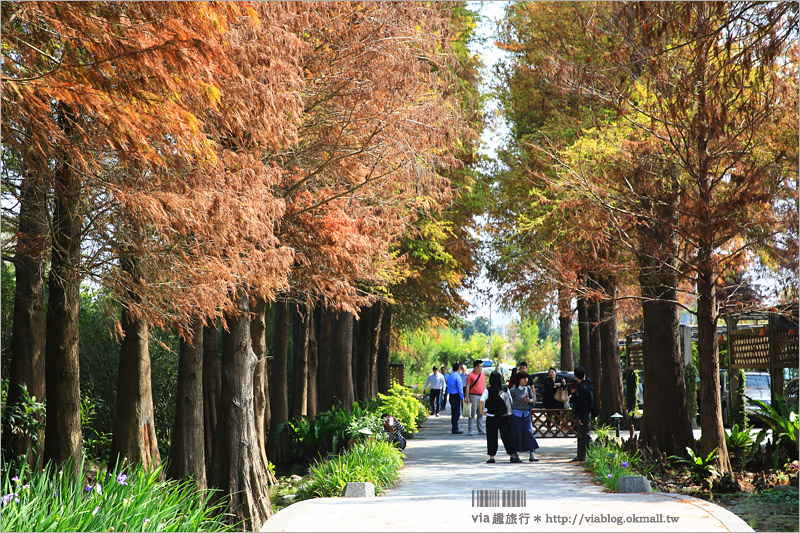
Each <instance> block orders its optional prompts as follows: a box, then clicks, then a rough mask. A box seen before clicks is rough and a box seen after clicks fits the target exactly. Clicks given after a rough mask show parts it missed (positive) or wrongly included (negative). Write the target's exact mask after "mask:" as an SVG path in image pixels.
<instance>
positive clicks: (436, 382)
mask: <svg viewBox="0 0 800 533" xmlns="http://www.w3.org/2000/svg"><path fill="white" fill-rule="evenodd" d="M428 387H430V396H429V398H428V399H429V400H430V403H431V414H432V415H433V416H439V397H440V396H441V395H442V390H443V389H444V387H445V383H444V376H442V375H441V374H440V373H439V368H438V367H437V366H436V365H434V366H433V372H431V374H430V375H429V376H428V379H427V380H425V386H424V387H422V390H423V392H424V391H425V390H426V389H427V388H428Z"/></svg>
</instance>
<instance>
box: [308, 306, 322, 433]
mask: <svg viewBox="0 0 800 533" xmlns="http://www.w3.org/2000/svg"><path fill="white" fill-rule="evenodd" d="M318 317H319V313H318V312H317V309H316V306H313V307H311V308H310V310H309V312H308V318H309V320H310V321H311V324H309V327H308V386H307V390H308V402H307V405H306V414H307V415H308V418H310V419H311V420H313V419H314V418H315V417H316V416H317V393H318V391H319V389H318V386H317V368H318V365H319V352H318V349H317V329H318V328H317V318H318Z"/></svg>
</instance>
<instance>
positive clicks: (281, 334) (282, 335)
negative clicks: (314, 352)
mask: <svg viewBox="0 0 800 533" xmlns="http://www.w3.org/2000/svg"><path fill="white" fill-rule="evenodd" d="M274 343H275V346H274V347H273V348H272V354H273V355H272V368H271V369H270V372H269V395H270V398H269V404H270V408H271V417H270V423H269V435H270V447H269V454H268V455H269V457H270V458H271V459H272V461H273V462H276V463H285V462H287V461H289V460H290V459H291V457H290V449H289V436H288V433H287V432H286V431H285V430H284V431H281V433H280V435H278V426H280V425H281V424H283V423H284V422H286V421H287V420H289V383H288V372H289V369H288V360H287V359H288V351H289V304H288V303H286V302H277V303H276V304H275V336H274Z"/></svg>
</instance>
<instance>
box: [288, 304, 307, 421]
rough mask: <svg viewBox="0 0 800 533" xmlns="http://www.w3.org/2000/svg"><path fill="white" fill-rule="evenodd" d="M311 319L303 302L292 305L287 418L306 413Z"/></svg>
mask: <svg viewBox="0 0 800 533" xmlns="http://www.w3.org/2000/svg"><path fill="white" fill-rule="evenodd" d="M311 323H312V320H311V318H310V317H309V314H308V311H307V310H306V306H305V305H304V304H296V305H293V306H292V387H291V394H290V395H289V398H290V404H289V419H290V420H291V419H293V418H297V417H299V416H302V415H305V414H307V413H308V337H309V335H308V328H309V327H310V326H311Z"/></svg>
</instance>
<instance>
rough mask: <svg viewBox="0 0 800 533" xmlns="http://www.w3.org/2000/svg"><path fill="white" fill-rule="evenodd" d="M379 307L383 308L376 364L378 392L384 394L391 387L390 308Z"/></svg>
mask: <svg viewBox="0 0 800 533" xmlns="http://www.w3.org/2000/svg"><path fill="white" fill-rule="evenodd" d="M381 305H382V306H383V316H382V317H381V326H380V329H381V332H380V337H379V339H378V357H377V362H376V364H377V374H378V392H379V393H381V394H386V393H388V392H389V389H390V388H391V386H392V384H391V380H390V379H389V348H390V346H389V343H390V340H391V330H392V307H391V306H390V305H389V304H381Z"/></svg>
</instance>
